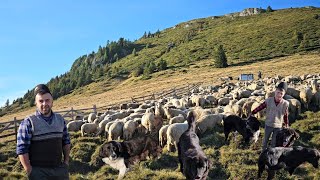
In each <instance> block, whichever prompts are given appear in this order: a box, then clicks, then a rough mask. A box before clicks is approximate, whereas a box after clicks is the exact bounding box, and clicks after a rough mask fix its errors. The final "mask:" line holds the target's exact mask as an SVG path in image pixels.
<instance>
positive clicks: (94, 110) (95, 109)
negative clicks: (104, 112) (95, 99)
mask: <svg viewBox="0 0 320 180" xmlns="http://www.w3.org/2000/svg"><path fill="white" fill-rule="evenodd" d="M93 112H94V113H95V114H97V107H96V105H95V104H94V105H93Z"/></svg>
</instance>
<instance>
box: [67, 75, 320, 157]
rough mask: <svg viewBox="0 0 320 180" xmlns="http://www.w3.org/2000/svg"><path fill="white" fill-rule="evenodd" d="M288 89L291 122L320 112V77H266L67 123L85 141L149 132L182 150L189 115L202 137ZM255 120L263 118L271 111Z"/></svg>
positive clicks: (127, 137)
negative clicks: (281, 89) (277, 88)
mask: <svg viewBox="0 0 320 180" xmlns="http://www.w3.org/2000/svg"><path fill="white" fill-rule="evenodd" d="M281 81H285V82H287V84H288V88H287V91H286V95H285V97H284V99H286V100H288V101H289V103H290V105H289V121H290V122H291V123H292V122H294V121H295V120H296V119H297V118H299V115H300V113H301V112H302V111H306V110H312V111H318V110H319V109H320V90H319V83H320V74H308V75H301V76H286V77H281V76H276V77H266V78H263V79H258V80H253V81H237V82H231V81H227V80H226V81H223V82H221V83H220V84H219V85H215V86H201V87H199V88H197V89H193V90H192V91H191V92H190V95H185V96H183V97H179V96H175V95H173V96H172V97H166V98H162V99H158V100H148V101H145V102H144V103H134V102H132V103H127V104H121V105H120V107H119V109H118V110H111V109H110V110H107V111H105V112H103V113H98V114H95V113H90V114H89V116H86V117H83V118H82V119H81V120H74V121H71V122H69V123H68V124H67V128H68V130H69V132H70V131H79V130H81V135H82V136H87V135H95V136H99V135H100V136H104V137H106V138H107V139H108V141H111V140H119V139H123V140H130V139H132V138H133V137H134V136H138V135H141V134H145V133H147V132H154V131H158V132H159V144H160V146H161V147H165V146H166V145H167V149H168V151H170V152H172V151H175V150H177V143H178V141H179V138H180V136H181V134H182V133H183V132H184V131H186V130H187V128H188V124H187V123H186V115H187V113H188V112H189V111H193V112H194V113H193V114H194V115H195V119H196V126H197V134H199V135H201V134H203V133H204V132H206V131H207V130H208V129H211V128H213V127H214V126H215V125H217V124H221V123H223V119H224V117H226V116H228V115H230V114H234V115H237V116H240V117H246V116H247V115H248V114H249V113H250V112H251V111H252V110H253V109H254V108H255V107H257V106H258V105H259V104H260V103H262V102H263V101H264V100H265V99H266V98H268V97H271V96H273V95H274V90H275V86H276V85H277V84H278V83H279V82H281ZM255 116H256V117H257V118H258V119H261V118H262V117H263V116H265V112H263V111H261V112H259V113H257V114H255Z"/></svg>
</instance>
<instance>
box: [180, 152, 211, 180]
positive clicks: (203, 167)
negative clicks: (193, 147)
mask: <svg viewBox="0 0 320 180" xmlns="http://www.w3.org/2000/svg"><path fill="white" fill-rule="evenodd" d="M211 166H212V163H211V161H210V160H209V159H208V158H206V157H202V156H200V157H194V158H188V160H187V162H186V167H185V175H186V178H187V179H195V180H200V179H206V177H207V176H208V173H209V169H210V168H211Z"/></svg>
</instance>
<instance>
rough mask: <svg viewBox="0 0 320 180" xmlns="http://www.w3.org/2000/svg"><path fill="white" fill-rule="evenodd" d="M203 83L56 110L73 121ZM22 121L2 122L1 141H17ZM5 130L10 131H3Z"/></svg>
mask: <svg viewBox="0 0 320 180" xmlns="http://www.w3.org/2000/svg"><path fill="white" fill-rule="evenodd" d="M201 84H202V83H196V84H187V85H185V86H182V87H178V88H177V87H174V88H172V89H169V90H165V91H162V92H159V93H152V94H149V95H146V96H139V97H132V98H131V100H130V99H128V100H125V101H122V102H119V103H117V104H109V105H106V106H101V107H99V108H97V107H96V105H93V107H92V108H82V109H73V107H71V109H70V110H64V111H55V113H59V114H61V115H62V117H64V118H65V120H66V121H72V120H75V119H76V118H77V117H84V116H85V115H86V114H89V113H91V112H94V113H97V112H98V110H99V111H100V112H101V111H103V110H108V109H119V107H120V104H121V103H129V102H130V101H132V102H137V103H140V102H143V101H146V100H156V99H160V98H163V97H167V96H174V95H177V96H183V95H190V92H191V90H192V89H194V88H198V87H199V86H200V85H201ZM21 121H23V119H16V117H14V119H13V120H11V121H8V122H2V123H0V142H1V139H3V138H7V137H10V136H13V135H14V136H15V138H14V139H10V140H7V139H6V142H10V141H16V140H17V131H18V127H19V125H20V123H21ZM2 126H3V127H2ZM5 131H6V132H8V133H3V132H5Z"/></svg>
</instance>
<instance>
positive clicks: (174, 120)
mask: <svg viewBox="0 0 320 180" xmlns="http://www.w3.org/2000/svg"><path fill="white" fill-rule="evenodd" d="M184 121H185V119H184V117H183V115H182V114H179V115H178V116H176V117H173V118H171V119H170V121H169V124H174V123H182V122H184Z"/></svg>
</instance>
